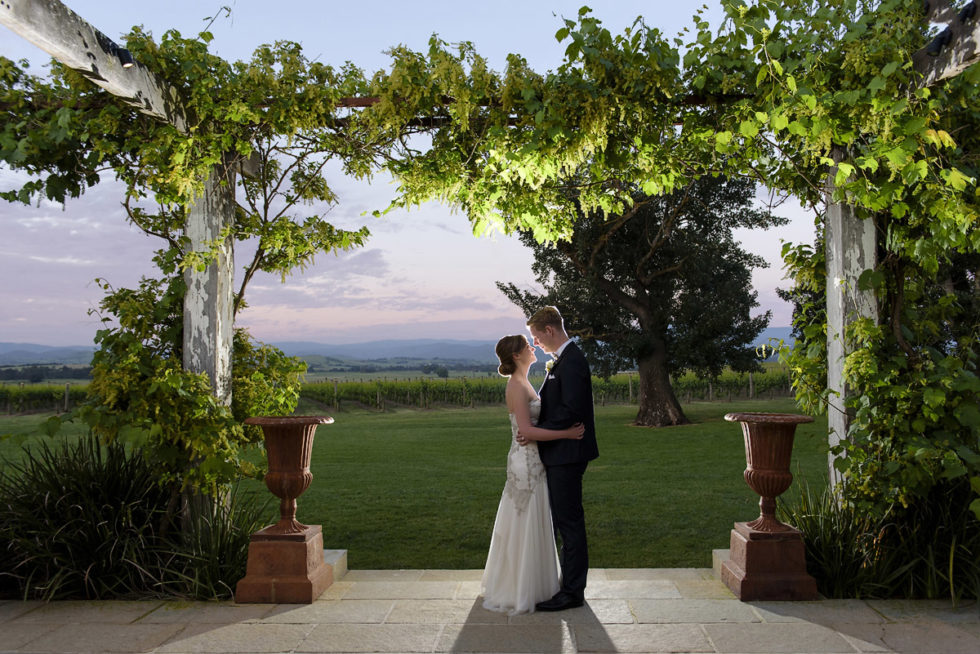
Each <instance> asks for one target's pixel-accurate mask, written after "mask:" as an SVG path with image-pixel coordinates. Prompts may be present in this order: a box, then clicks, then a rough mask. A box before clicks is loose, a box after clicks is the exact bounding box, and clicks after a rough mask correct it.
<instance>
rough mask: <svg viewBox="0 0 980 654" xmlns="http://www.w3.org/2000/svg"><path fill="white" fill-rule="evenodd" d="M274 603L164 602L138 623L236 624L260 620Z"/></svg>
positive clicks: (271, 608) (270, 609) (273, 606)
mask: <svg viewBox="0 0 980 654" xmlns="http://www.w3.org/2000/svg"><path fill="white" fill-rule="evenodd" d="M275 609H276V605H275V604H235V603H234V602H165V603H163V604H161V605H160V606H158V607H157V608H156V609H155V610H153V611H152V612H150V613H148V614H146V615H144V616H143V617H141V618H140V619H139V621H140V624H194V623H201V624H238V623H241V622H255V621H257V620H261V619H262V618H264V617H265V616H266V615H268V614H269V613H270V612H272V611H273V610H275Z"/></svg>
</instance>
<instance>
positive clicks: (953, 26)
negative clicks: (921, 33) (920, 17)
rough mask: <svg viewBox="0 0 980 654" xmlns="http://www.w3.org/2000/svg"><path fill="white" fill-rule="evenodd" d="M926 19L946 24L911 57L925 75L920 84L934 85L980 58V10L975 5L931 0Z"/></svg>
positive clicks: (916, 67)
mask: <svg viewBox="0 0 980 654" xmlns="http://www.w3.org/2000/svg"><path fill="white" fill-rule="evenodd" d="M928 5H929V11H928V14H927V16H926V20H928V21H929V22H930V23H937V24H939V25H940V26H942V27H943V31H942V32H940V34H939V36H937V37H936V38H937V39H940V42H939V43H935V44H934V43H930V44H929V45H927V46H926V47H924V48H922V49H921V50H919V51H918V52H916V53H915V54H914V55H913V56H912V65H913V67H914V68H915V70H916V71H917V72H919V73H921V74H922V80H921V81H920V82H919V86H923V87H925V86H932V85H933V84H935V83H936V82H940V81H942V80H944V79H949V78H951V77H956V76H957V75H959V74H960V73H962V72H963V71H964V70H966V69H967V68H969V67H970V66H972V65H973V64H975V63H977V62H978V61H980V20H978V18H980V16H978V13H980V10H978V9H977V8H976V6H974V7H973V8H972V10H971V8H970V7H967V6H964V7H963V8H962V9H957V8H956V7H955V6H953V3H951V2H948V1H940V0H930V1H929V3H928ZM943 41H946V42H945V43H942V42H943Z"/></svg>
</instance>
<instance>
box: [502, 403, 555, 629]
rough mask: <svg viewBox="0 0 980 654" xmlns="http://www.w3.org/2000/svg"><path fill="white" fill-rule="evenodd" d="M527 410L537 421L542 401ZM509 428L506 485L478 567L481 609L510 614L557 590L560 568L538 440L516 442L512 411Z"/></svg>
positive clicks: (531, 608) (530, 609)
mask: <svg viewBox="0 0 980 654" xmlns="http://www.w3.org/2000/svg"><path fill="white" fill-rule="evenodd" d="M530 409H531V422H535V423H536V422H537V420H538V416H539V415H540V414H541V400H538V399H534V400H531V403H530ZM510 430H511V442H510V452H509V453H508V454H507V483H506V484H504V492H503V495H502V496H501V498H500V505H499V506H498V507H497V518H496V520H495V521H494V523H493V537H492V538H491V540H490V552H489V554H487V565H486V568H484V570H483V607H484V608H486V609H489V610H491V611H502V612H503V611H505V612H507V613H508V614H509V615H514V614H517V613H530V612H533V611H534V605H535V604H537V603H538V602H541V601H544V600H546V599H550V598H551V597H552V596H553V595H554V594H555V593H557V592H558V589H559V579H558V575H559V567H558V552H557V551H556V549H555V534H554V530H553V528H552V526H551V505H550V504H549V503H548V482H547V477H546V476H545V470H544V465H543V464H542V463H541V457H539V456H538V444H537V443H535V442H533V441H532V442H530V443H528V444H527V445H525V446H523V447H522V446H521V445H518V444H517V419H516V418H515V417H514V414H510Z"/></svg>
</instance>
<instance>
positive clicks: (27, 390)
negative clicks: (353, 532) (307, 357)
mask: <svg viewBox="0 0 980 654" xmlns="http://www.w3.org/2000/svg"><path fill="white" fill-rule="evenodd" d="M531 382H532V384H534V385H535V386H538V385H539V384H540V383H541V379H533V378H532V379H531ZM506 383H507V380H506V379H504V378H502V377H489V378H481V377H474V378H466V377H462V378H458V377H457V378H449V379H427V378H418V379H397V380H391V381H388V380H375V381H360V382H358V381H325V382H317V383H308V384H304V385H303V389H302V391H301V395H302V396H303V397H305V398H307V399H310V400H313V401H316V402H318V403H320V404H323V405H326V406H328V407H331V408H333V410H335V411H339V410H342V409H344V408H371V409H378V410H382V411H383V410H385V409H386V408H389V407H394V406H408V407H417V408H422V409H431V408H436V407H440V406H455V407H474V406H477V405H481V404H482V405H486V404H503V403H504V387H505V385H506ZM592 385H593V393H594V396H595V402H596V404H598V405H605V404H636V403H637V401H638V394H639V378H638V377H637V375H636V374H619V375H614V376H613V377H611V378H609V379H600V378H598V377H596V378H593V380H592ZM673 387H674V393H675V394H676V395H677V399H678V400H680V401H681V402H683V403H688V402H693V401H709V402H710V401H729V402H731V401H733V400H737V399H745V398H754V397H770V398H771V397H776V396H786V395H791V394H792V389H791V387H790V381H789V376H788V374H787V373H786V372H785V371H783V370H767V371H766V372H762V373H755V374H736V373H730V372H729V373H725V374H723V375H721V376H720V377H717V378H714V379H698V378H695V377H693V376H692V375H685V376H683V377H680V378H678V379H675V380H673ZM85 395H86V386H85V385H80V384H72V385H68V384H66V385H64V386H59V385H55V384H48V385H35V384H32V385H22V386H13V385H0V410H4V411H5V412H6V413H7V414H17V413H39V412H47V411H56V412H61V411H68V410H69V409H71V408H72V407H74V406H75V405H76V404H78V403H79V402H81V401H83V400H84V399H85Z"/></svg>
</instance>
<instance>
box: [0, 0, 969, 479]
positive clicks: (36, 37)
mask: <svg viewBox="0 0 980 654" xmlns="http://www.w3.org/2000/svg"><path fill="white" fill-rule="evenodd" d="M928 5H929V6H928V12H927V16H926V18H927V20H928V21H929V22H930V23H935V24H941V25H942V24H944V25H946V29H945V30H944V31H943V32H942V33H941V34H940V35H939V36H938V37H937V40H936V41H934V42H933V43H932V44H930V46H928V47H926V48H923V49H922V50H920V51H919V52H917V53H916V54H915V56H914V57H913V64H914V67H915V69H916V71H917V72H918V73H920V74H921V75H922V78H921V82H920V84H921V85H922V86H931V85H934V84H936V83H938V82H940V81H942V80H944V79H948V78H950V77H955V76H956V75H958V74H960V73H961V72H963V71H964V70H966V68H968V67H969V66H971V65H972V64H974V63H976V62H977V61H978V60H980V21H978V20H976V18H975V17H974V13H975V5H974V4H973V3H970V4H969V5H967V7H965V8H961V9H957V8H956V7H955V6H954V5H953V3H951V2H948V1H942V2H940V1H939V0H930V2H928ZM0 24H3V25H6V26H7V27H8V28H10V29H11V30H12V31H14V32H15V33H17V34H18V35H20V36H22V37H23V38H25V39H27V40H28V41H30V42H32V43H34V44H35V45H37V46H38V47H40V48H41V49H42V50H44V51H45V52H47V53H48V54H50V55H51V56H52V57H54V58H55V59H57V60H58V61H60V62H61V63H63V64H65V65H67V66H69V67H71V68H73V69H75V70H78V71H80V72H82V73H83V74H85V75H86V76H87V77H88V78H89V79H91V80H92V81H93V82H94V83H96V84H98V85H99V86H101V87H102V88H104V89H105V90H107V91H108V92H109V93H111V94H112V95H115V96H118V97H120V98H122V99H123V100H125V101H126V102H129V103H130V104H132V105H133V106H136V107H137V108H139V110H140V111H141V112H143V113H145V114H147V115H149V116H152V117H154V118H157V119H159V120H163V121H166V122H169V123H170V124H172V125H174V126H175V127H176V128H177V129H179V130H183V129H184V126H185V124H184V115H183V111H182V109H181V107H180V104H179V102H178V101H177V99H176V92H175V91H174V90H173V89H172V88H170V87H168V86H167V85H166V84H164V83H163V82H162V81H160V80H159V79H157V78H156V76H155V75H154V74H153V73H152V72H151V71H149V70H148V69H146V68H145V67H143V66H141V65H140V64H139V63H138V62H136V63H135V65H133V66H132V67H130V68H124V67H123V66H122V63H121V61H120V59H119V56H118V54H119V53H118V50H119V48H118V46H117V45H116V44H115V43H113V41H112V40H111V39H109V38H108V37H106V36H105V35H104V34H102V33H101V32H100V31H98V30H97V29H95V28H94V27H92V26H91V25H89V24H88V23H87V22H86V21H84V20H83V19H82V18H80V17H79V16H78V15H76V14H75V13H74V12H72V11H71V10H69V9H68V8H67V7H65V6H64V5H63V4H62V3H61V2H60V1H59V0H5V1H4V2H3V3H2V4H0ZM374 102H376V99H373V98H345V99H344V102H343V104H344V105H345V106H348V107H367V106H370V105H371V104H373V103H374ZM835 155H836V156H837V158H838V160H839V158H840V157H841V156H843V153H842V152H839V151H838V152H836V153H835ZM235 173H236V171H235V170H233V169H231V168H230V167H229V166H227V165H225V166H218V167H216V168H215V169H214V170H213V171H212V174H211V176H210V178H209V179H208V180H207V182H206V184H205V190H204V194H203V196H202V197H201V198H198V199H197V201H196V202H195V203H194V204H193V206H192V208H191V211H190V212H189V214H188V219H187V224H186V235H187V236H188V238H189V239H190V240H191V243H192V247H193V248H194V249H200V250H208V249H209V248H208V247H207V246H206V245H205V244H206V243H207V242H209V241H212V240H213V239H215V238H217V236H218V235H219V234H220V233H221V230H222V226H224V225H228V224H230V222H231V221H232V220H233V219H234V209H235V196H234V193H235V191H234V189H235V184H234V181H235V180H234V175H235ZM833 180H834V171H831V173H830V175H829V176H828V179H827V182H826V185H825V189H826V193H827V217H826V241H827V244H826V247H827V266H828V268H827V313H828V318H827V320H828V329H827V338H828V387H829V388H830V389H831V391H832V392H833V393H834V394H835V395H836V397H835V398H834V400H833V401H832V406H831V408H830V412H829V425H828V430H829V432H830V433H829V439H830V441H831V443H832V444H833V443H834V442H836V441H839V439H841V438H844V437H845V436H846V434H847V428H848V423H849V419H848V416H847V415H846V414H845V413H844V412H843V411H842V410H841V407H843V405H844V402H845V401H846V399H847V392H848V391H847V389H846V388H845V387H844V385H843V375H842V372H843V370H842V369H843V361H844V359H845V357H846V356H847V354H848V353H849V345H848V344H847V342H846V341H845V339H844V338H843V334H845V333H846V330H847V326H848V325H849V324H851V323H853V322H854V321H855V320H857V319H859V318H862V317H872V318H875V317H877V308H876V304H875V299H874V295H873V293H872V292H871V291H862V290H860V289H859V288H858V278H859V277H860V275H861V273H862V272H863V271H864V270H866V269H869V268H873V267H874V266H875V264H876V261H875V244H876V234H875V227H874V224H873V222H872V221H870V220H862V219H861V218H859V217H858V216H857V213H856V211H855V209H854V208H853V207H852V206H849V205H848V204H846V203H840V202H834V201H833V197H832V194H833V191H834V184H833ZM222 181H225V182H226V184H222V183H221V182H222ZM233 272H234V252H233V248H232V242H231V240H230V238H229V239H228V240H226V241H225V245H224V247H223V248H222V250H221V252H220V255H219V257H218V258H217V260H216V261H215V262H213V263H211V264H210V265H209V266H208V267H207V269H206V270H204V271H196V270H193V269H191V270H189V271H188V272H187V281H188V284H187V287H188V291H187V296H186V299H185V303H184V344H183V345H184V362H183V363H184V367H185V369H187V370H190V371H193V372H205V373H207V374H208V376H209V377H210V379H211V382H212V385H213V388H214V389H215V392H216V395H217V396H218V397H219V398H221V399H222V400H223V401H225V402H230V397H231V391H230V387H231V383H230V382H231V340H232V320H233V297H234V289H233V286H232V281H233ZM829 463H830V476H831V479H836V478H837V473H836V471H835V468H834V465H833V464H834V461H833V458H831V460H830V462H829Z"/></svg>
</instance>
